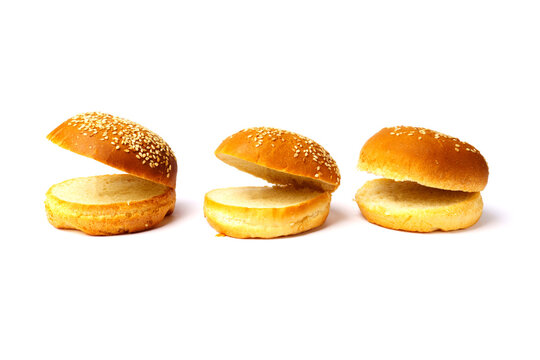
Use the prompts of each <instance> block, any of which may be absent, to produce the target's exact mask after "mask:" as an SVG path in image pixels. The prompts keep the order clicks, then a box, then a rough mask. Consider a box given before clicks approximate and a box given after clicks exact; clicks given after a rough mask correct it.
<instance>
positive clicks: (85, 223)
mask: <svg viewBox="0 0 540 360" xmlns="http://www.w3.org/2000/svg"><path fill="white" fill-rule="evenodd" d="M47 139H49V140H50V141H52V142H53V143H55V144H57V145H59V146H60V147H62V148H65V149H67V150H70V151H72V152H75V153H77V154H80V155H84V156H86V157H89V158H92V159H95V160H97V161H100V162H102V163H104V164H107V165H109V166H112V167H114V168H116V169H119V170H122V171H125V172H127V173H128V174H119V175H102V176H91V177H87V178H76V179H71V180H67V181H64V182H62V183H60V184H56V185H53V186H52V187H51V188H50V189H49V191H48V192H47V194H46V200H45V209H46V212H47V218H48V220H49V222H50V223H51V224H52V225H53V226H55V227H57V228H67V229H77V230H81V231H83V232H85V233H87V234H90V235H116V234H122V233H130V232H137V231H142V230H147V229H150V228H152V227H155V226H156V225H158V224H159V223H160V222H161V221H162V220H163V218H164V217H165V216H166V215H169V214H171V213H172V212H173V210H174V204H175V201H176V193H175V187H176V172H177V163H176V158H175V156H174V153H173V152H172V150H171V148H170V147H169V145H168V144H167V143H166V142H165V141H164V140H163V139H162V138H161V137H160V136H158V135H157V134H155V133H153V132H152V131H150V130H148V129H146V128H144V127H143V126H141V125H139V124H137V123H134V122H132V121H129V120H127V119H123V118H120V117H117V116H113V115H109V114H104V113H100V112H88V113H83V114H79V115H76V116H74V117H72V118H70V119H68V120H66V121H64V122H63V123H62V124H60V125H59V126H58V127H57V128H56V129H54V130H53V131H52V132H51V133H50V134H49V135H48V136H47Z"/></svg>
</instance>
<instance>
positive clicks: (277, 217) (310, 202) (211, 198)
mask: <svg viewBox="0 0 540 360" xmlns="http://www.w3.org/2000/svg"><path fill="white" fill-rule="evenodd" d="M331 197H332V196H331V194H330V193H329V192H320V191H317V190H313V189H309V188H303V189H298V188H294V187H290V186H285V187H284V186H275V187H237V188H226V189H216V190H212V191H210V192H208V193H207V194H206V195H205V197H204V216H205V217H206V219H207V220H208V223H209V224H210V225H211V226H212V227H213V228H214V229H216V230H217V231H218V232H220V233H222V234H224V235H227V236H231V237H235V238H242V239H244V238H263V239H268V238H275V237H280V236H286V235H291V234H297V233H301V232H304V231H307V230H310V229H313V228H316V227H318V226H320V225H322V224H323V223H324V221H325V220H326V217H327V216H328V211H329V209H330V200H331Z"/></svg>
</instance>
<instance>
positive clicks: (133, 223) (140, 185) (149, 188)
mask: <svg viewBox="0 0 540 360" xmlns="http://www.w3.org/2000/svg"><path fill="white" fill-rule="evenodd" d="M174 204H175V191H174V189H172V188H170V187H167V186H165V185H162V184H158V183H155V182H151V181H148V180H145V179H142V178H139V177H136V176H133V175H129V174H116V175H101V176H90V177H83V178H75V179H71V180H66V181H64V182H61V183H59V184H56V185H53V186H52V187H51V188H50V189H49V191H47V194H46V200H45V210H46V213H47V218H48V219H49V222H50V223H51V224H52V225H53V226H55V227H56V228H59V229H77V230H80V231H83V232H85V233H86V234H89V235H117V234H123V233H132V232H137V231H142V230H148V229H151V228H153V227H155V226H156V225H157V224H159V223H160V222H161V221H162V220H163V218H164V217H165V216H166V215H168V214H171V213H172V212H173V210H174Z"/></svg>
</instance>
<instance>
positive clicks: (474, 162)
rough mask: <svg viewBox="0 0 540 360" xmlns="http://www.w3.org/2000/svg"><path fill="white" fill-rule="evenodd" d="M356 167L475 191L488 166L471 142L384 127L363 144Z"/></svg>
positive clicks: (480, 186)
mask: <svg viewBox="0 0 540 360" xmlns="http://www.w3.org/2000/svg"><path fill="white" fill-rule="evenodd" d="M358 169H360V170H365V171H369V172H371V173H373V174H376V175H380V176H383V177H386V178H390V179H394V180H410V181H414V182H417V183H419V184H422V185H425V186H430V187H434V188H439V189H446V190H460V191H468V192H477V191H481V190H483V189H484V188H485V186H486V184H487V180H488V175H489V170H488V165H487V163H486V160H485V159H484V157H483V156H482V155H481V154H480V152H479V151H478V150H477V149H476V148H475V147H473V146H472V145H470V144H468V143H466V142H462V141H460V140H459V139H457V138H454V137H450V136H447V135H444V134H441V133H438V132H436V131H433V130H429V129H424V128H418V127H411V126H396V127H391V128H384V129H382V130H381V131H379V132H378V133H376V134H375V135H373V136H372V137H371V138H370V139H369V140H368V141H367V142H366V143H365V145H364V146H363V148H362V150H361V152H360V157H359V160H358Z"/></svg>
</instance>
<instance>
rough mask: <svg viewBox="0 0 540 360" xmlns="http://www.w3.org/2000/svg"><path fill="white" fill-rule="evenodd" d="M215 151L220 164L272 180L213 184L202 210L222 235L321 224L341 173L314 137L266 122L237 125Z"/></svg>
mask: <svg viewBox="0 0 540 360" xmlns="http://www.w3.org/2000/svg"><path fill="white" fill-rule="evenodd" d="M215 155H216V156H217V157H218V158H219V159H220V160H222V161H224V162H225V163H227V164H229V165H231V166H234V167H236V168H238V169H239V170H242V171H245V172H247V173H250V174H252V175H254V176H257V177H260V178H262V179H265V180H267V181H268V182H270V183H273V184H277V185H278V186H275V187H273V188H268V187H259V188H253V187H241V188H228V189H217V190H213V191H210V192H208V193H207V194H206V196H205V202H204V214H205V217H206V219H207V221H208V222H209V224H210V225H211V226H212V227H214V228H215V229H216V230H217V231H219V232H220V233H222V234H225V235H228V236H231V237H238V238H274V237H279V236H286V235H291V234H297V233H301V232H304V231H307V230H310V229H313V228H315V227H318V226H320V225H322V224H323V223H324V221H325V219H326V217H327V215H328V212H329V209H330V200H331V193H332V192H333V191H335V190H336V189H337V188H338V186H339V184H340V180H341V178H340V173H339V169H338V167H337V164H336V162H335V161H334V159H333V158H332V157H331V156H330V154H329V153H328V152H327V151H326V150H325V149H324V148H323V147H322V146H321V145H319V144H317V143H316V142H315V141H313V140H311V139H309V138H307V137H305V136H302V135H299V134H296V133H293V132H290V131H286V130H280V129H275V128H268V127H255V128H249V129H244V130H241V131H239V132H237V133H235V134H233V135H231V136H229V137H228V138H226V139H225V140H224V141H223V142H222V143H221V144H220V145H219V146H218V148H217V149H216V151H215Z"/></svg>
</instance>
